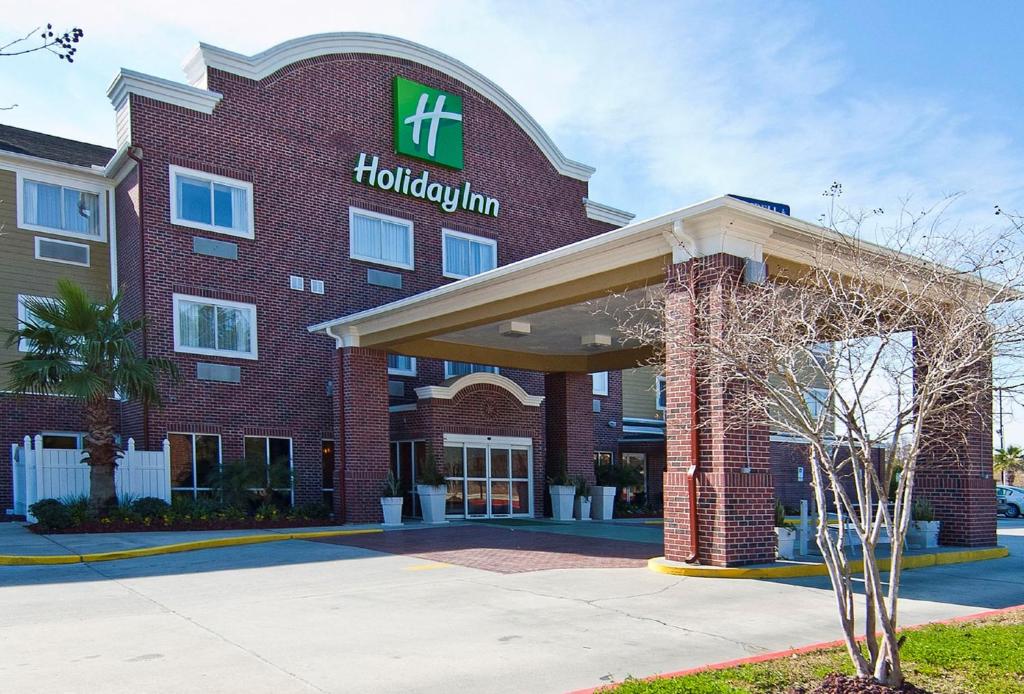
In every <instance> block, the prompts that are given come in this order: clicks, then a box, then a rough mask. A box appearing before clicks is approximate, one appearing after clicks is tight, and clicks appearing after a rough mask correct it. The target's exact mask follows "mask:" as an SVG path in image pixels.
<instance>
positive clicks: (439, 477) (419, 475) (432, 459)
mask: <svg viewBox="0 0 1024 694" xmlns="http://www.w3.org/2000/svg"><path fill="white" fill-rule="evenodd" d="M447 480H448V478H447V477H446V476H445V474H444V473H443V472H441V471H440V470H438V468H437V456H436V455H434V450H433V449H432V448H431V447H430V446H429V445H428V446H427V455H426V458H425V459H424V461H423V463H422V464H421V465H420V466H419V468H418V469H417V470H416V483H417V484H425V485H427V486H428V487H442V486H444V484H445V483H446V482H447Z"/></svg>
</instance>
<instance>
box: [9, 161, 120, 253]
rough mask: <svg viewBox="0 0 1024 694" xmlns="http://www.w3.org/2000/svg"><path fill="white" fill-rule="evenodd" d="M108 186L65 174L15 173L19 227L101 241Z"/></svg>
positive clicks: (102, 238)
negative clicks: (68, 176) (65, 175)
mask: <svg viewBox="0 0 1024 694" xmlns="http://www.w3.org/2000/svg"><path fill="white" fill-rule="evenodd" d="M106 194H107V189H106V188H105V187H103V186H102V185H99V184H94V183H89V182H87V181H79V180H76V179H73V178H67V177H64V176H52V175H49V174H42V173H35V172H31V171H26V172H22V171H18V172H17V192H16V198H17V200H16V202H17V207H18V227H19V228H21V229H30V230H32V231H45V232H47V233H50V234H55V235H58V236H74V237H79V238H82V237H84V238H91V239H95V240H97V241H104V240H106V237H107V206H106Z"/></svg>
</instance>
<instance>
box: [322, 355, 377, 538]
mask: <svg viewBox="0 0 1024 694" xmlns="http://www.w3.org/2000/svg"><path fill="white" fill-rule="evenodd" d="M335 393H336V395H335V397H336V400H335V402H336V403H337V407H338V421H337V427H338V432H337V436H336V438H337V443H336V447H337V460H338V468H337V470H336V475H337V476H336V479H335V492H334V500H335V501H334V503H335V509H334V511H335V515H336V516H337V517H338V518H342V519H344V521H345V522H346V523H379V522H381V520H382V515H381V508H380V486H381V482H382V481H383V480H384V475H386V474H387V471H388V467H389V465H390V462H391V454H390V435H389V415H388V365H387V354H386V353H384V352H378V351H376V350H372V349H364V348H361V347H343V348H341V349H339V350H338V383H337V390H336V391H335Z"/></svg>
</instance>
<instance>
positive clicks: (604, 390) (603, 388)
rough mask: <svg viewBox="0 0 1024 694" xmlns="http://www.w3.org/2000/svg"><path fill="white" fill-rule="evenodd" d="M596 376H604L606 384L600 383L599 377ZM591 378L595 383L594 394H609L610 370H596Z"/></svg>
mask: <svg viewBox="0 0 1024 694" xmlns="http://www.w3.org/2000/svg"><path fill="white" fill-rule="evenodd" d="M596 376H603V377H604V379H603V380H604V384H603V385H598V379H597V378H596ZM590 379H591V381H592V382H593V384H594V387H593V395H608V372H607V371H595V372H594V373H592V374H590Z"/></svg>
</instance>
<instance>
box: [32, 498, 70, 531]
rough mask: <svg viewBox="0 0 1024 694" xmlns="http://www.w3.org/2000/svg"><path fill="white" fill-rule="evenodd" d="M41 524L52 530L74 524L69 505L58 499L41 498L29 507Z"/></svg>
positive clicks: (62, 528)
mask: <svg viewBox="0 0 1024 694" xmlns="http://www.w3.org/2000/svg"><path fill="white" fill-rule="evenodd" d="M28 510H29V512H31V514H32V515H33V516H35V517H36V521H37V522H38V523H39V525H41V526H43V527H44V528H49V529H50V530H64V529H66V528H70V527H71V526H72V525H74V523H73V521H72V520H71V513H70V512H69V511H68V508H67V506H65V505H64V504H62V503H61V502H59V501H57V500H56V499H40V500H39V501H37V502H36V503H34V504H32V505H31V506H29V507H28Z"/></svg>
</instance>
